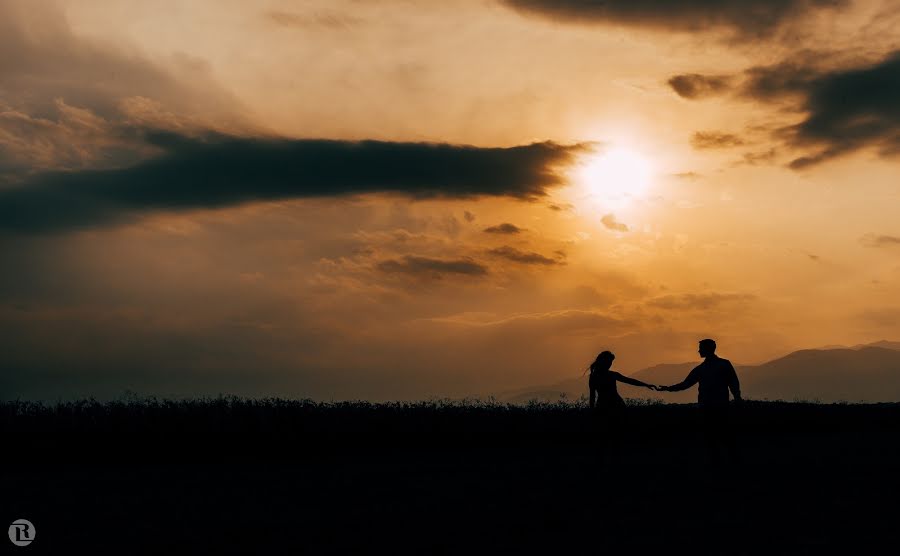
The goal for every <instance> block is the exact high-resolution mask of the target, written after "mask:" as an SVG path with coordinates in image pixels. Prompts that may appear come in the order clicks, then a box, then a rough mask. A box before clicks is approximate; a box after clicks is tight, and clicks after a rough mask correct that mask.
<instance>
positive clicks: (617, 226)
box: [600, 213, 628, 232]
mask: <svg viewBox="0 0 900 556" xmlns="http://www.w3.org/2000/svg"><path fill="white" fill-rule="evenodd" d="M600 223H601V224H603V226H604V227H606V229H607V230H613V231H616V232H627V231H628V226H626V225H625V224H623V223H621V222H619V221H618V219H616V215H615V214H613V213H609V214H604V215H603V218H601V219H600Z"/></svg>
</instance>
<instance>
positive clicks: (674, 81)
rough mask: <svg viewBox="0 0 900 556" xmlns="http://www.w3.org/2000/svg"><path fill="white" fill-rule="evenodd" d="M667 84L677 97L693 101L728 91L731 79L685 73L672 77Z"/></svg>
mask: <svg viewBox="0 0 900 556" xmlns="http://www.w3.org/2000/svg"><path fill="white" fill-rule="evenodd" d="M667 83H668V84H669V86H670V87H672V89H673V90H674V91H675V92H676V93H678V95H679V96H681V97H684V98H687V99H691V100H693V99H698V98H706V97H711V96H716V95H720V94H722V93H724V92H726V91H728V90H729V89H731V83H732V77H731V76H728V75H700V74H698V73H687V74H682V75H676V76H673V77H671V78H669V80H668V82H667Z"/></svg>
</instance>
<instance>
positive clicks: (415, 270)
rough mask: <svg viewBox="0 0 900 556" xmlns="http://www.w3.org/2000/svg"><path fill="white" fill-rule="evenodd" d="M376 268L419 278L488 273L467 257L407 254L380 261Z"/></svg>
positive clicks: (482, 266)
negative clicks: (448, 257)
mask: <svg viewBox="0 0 900 556" xmlns="http://www.w3.org/2000/svg"><path fill="white" fill-rule="evenodd" d="M376 268H378V270H380V271H382V272H388V273H400V274H408V275H412V276H416V277H420V278H433V279H434V278H441V277H442V276H443V275H445V274H461V275H465V276H484V275H486V274H487V273H488V269H487V267H485V266H484V265H481V264H479V263H477V262H475V261H474V260H472V259H470V258H468V257H464V258H461V259H433V258H429V257H417V256H414V255H407V256H405V257H403V258H402V259H389V260H385V261H381V262H379V263H378V264H377V265H376Z"/></svg>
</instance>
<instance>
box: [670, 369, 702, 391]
mask: <svg viewBox="0 0 900 556" xmlns="http://www.w3.org/2000/svg"><path fill="white" fill-rule="evenodd" d="M698 369H700V367H694V370H693V371H691V372H690V373H688V375H687V377H686V378H685V379H684V380H682V381H681V382H679V383H678V384H673V385H672V386H665V387H663V388H664V389H665V390H666V391H667V392H680V391H681V390H687V389H688V388H690V387H691V386H693V385H695V384H697V382H699V381H700V371H699V370H698Z"/></svg>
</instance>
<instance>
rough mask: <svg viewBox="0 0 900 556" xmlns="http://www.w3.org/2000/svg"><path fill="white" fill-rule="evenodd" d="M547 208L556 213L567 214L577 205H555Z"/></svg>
mask: <svg viewBox="0 0 900 556" xmlns="http://www.w3.org/2000/svg"><path fill="white" fill-rule="evenodd" d="M547 208H548V209H550V210H552V211H554V212H565V211H569V210H572V209H574V208H575V205H573V204H571V203H553V204H550V205H547Z"/></svg>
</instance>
